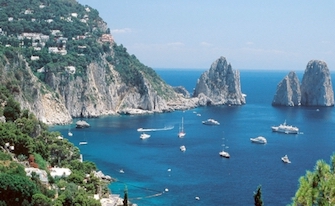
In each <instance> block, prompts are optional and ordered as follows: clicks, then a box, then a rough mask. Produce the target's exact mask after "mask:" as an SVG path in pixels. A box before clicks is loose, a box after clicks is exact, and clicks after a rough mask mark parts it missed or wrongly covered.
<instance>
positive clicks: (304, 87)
mask: <svg viewBox="0 0 335 206" xmlns="http://www.w3.org/2000/svg"><path fill="white" fill-rule="evenodd" d="M272 105H273V106H299V105H302V106H334V92H333V86H332V82H331V77H330V72H329V69H328V67H327V64H326V63H325V62H323V61H319V60H311V61H309V62H308V64H307V67H306V70H305V73H304V75H303V78H302V82H301V85H299V80H298V78H297V76H296V74H295V73H294V72H290V73H289V74H288V75H287V76H286V77H285V78H284V79H283V80H282V81H281V82H280V83H279V84H278V87H277V91H276V94H275V96H274V98H273V101H272Z"/></svg>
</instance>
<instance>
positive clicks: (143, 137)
mask: <svg viewBox="0 0 335 206" xmlns="http://www.w3.org/2000/svg"><path fill="white" fill-rule="evenodd" d="M149 137H150V134H146V133H144V132H143V133H142V134H141V136H140V138H141V139H148V138H149Z"/></svg>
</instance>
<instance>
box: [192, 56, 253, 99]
mask: <svg viewBox="0 0 335 206" xmlns="http://www.w3.org/2000/svg"><path fill="white" fill-rule="evenodd" d="M193 97H198V98H199V104H200V105H224V104H229V105H243V104H245V103H246V101H245V97H244V95H243V94H242V92H241V84H240V73H239V71H237V70H235V71H233V69H232V67H231V65H230V64H228V63H227V60H226V58H225V57H220V58H219V59H217V60H216V61H215V62H214V63H213V64H212V65H211V68H210V69H209V71H205V72H204V73H203V74H202V75H201V76H200V78H199V79H198V81H197V84H196V87H195V90H194V93H193Z"/></svg>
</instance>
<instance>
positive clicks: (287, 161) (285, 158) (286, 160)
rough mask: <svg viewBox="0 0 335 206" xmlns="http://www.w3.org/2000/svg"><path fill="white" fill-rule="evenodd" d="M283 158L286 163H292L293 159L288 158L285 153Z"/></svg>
mask: <svg viewBox="0 0 335 206" xmlns="http://www.w3.org/2000/svg"><path fill="white" fill-rule="evenodd" d="M281 160H282V161H283V162H284V163H291V161H290V160H289V159H288V157H287V155H285V156H284V157H282V158H281Z"/></svg>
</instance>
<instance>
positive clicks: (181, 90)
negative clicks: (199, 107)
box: [173, 86, 190, 98]
mask: <svg viewBox="0 0 335 206" xmlns="http://www.w3.org/2000/svg"><path fill="white" fill-rule="evenodd" d="M173 90H174V91H175V92H177V93H178V94H182V95H183V97H185V98H190V93H189V92H188V91H187V90H186V89H185V87H183V86H177V87H173Z"/></svg>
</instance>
